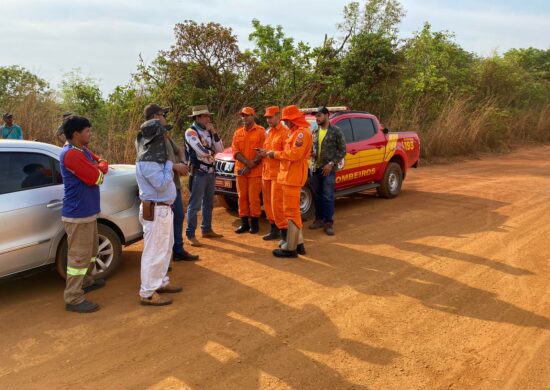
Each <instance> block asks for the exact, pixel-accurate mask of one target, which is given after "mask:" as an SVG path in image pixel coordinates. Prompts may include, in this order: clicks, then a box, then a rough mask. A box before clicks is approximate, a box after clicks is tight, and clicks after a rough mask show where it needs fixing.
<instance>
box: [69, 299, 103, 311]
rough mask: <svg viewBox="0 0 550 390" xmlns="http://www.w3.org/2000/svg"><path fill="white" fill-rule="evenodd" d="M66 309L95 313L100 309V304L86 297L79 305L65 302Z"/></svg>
mask: <svg viewBox="0 0 550 390" xmlns="http://www.w3.org/2000/svg"><path fill="white" fill-rule="evenodd" d="M65 310H67V311H74V312H75V313H93V312H94V311H98V310H99V305H98V304H97V303H93V302H90V301H88V300H86V299H85V300H83V301H82V302H80V303H79V304H77V305H71V304H69V303H67V304H65Z"/></svg>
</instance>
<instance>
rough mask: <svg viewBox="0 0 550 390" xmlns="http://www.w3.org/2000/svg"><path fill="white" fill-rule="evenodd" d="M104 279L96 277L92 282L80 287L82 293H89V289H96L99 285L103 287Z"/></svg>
mask: <svg viewBox="0 0 550 390" xmlns="http://www.w3.org/2000/svg"><path fill="white" fill-rule="evenodd" d="M105 284H106V283H105V279H96V280H94V282H93V283H92V284H90V285H89V286H86V287H82V290H84V293H89V292H90V291H94V290H98V289H100V288H101V287H105Z"/></svg>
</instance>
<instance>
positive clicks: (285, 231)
mask: <svg viewBox="0 0 550 390" xmlns="http://www.w3.org/2000/svg"><path fill="white" fill-rule="evenodd" d="M287 232H288V230H287V229H281V241H279V248H282V246H283V245H284V244H285V243H286V236H287Z"/></svg>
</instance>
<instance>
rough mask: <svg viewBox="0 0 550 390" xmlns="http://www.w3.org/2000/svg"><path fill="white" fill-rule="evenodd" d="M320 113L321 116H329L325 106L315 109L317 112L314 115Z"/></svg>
mask: <svg viewBox="0 0 550 390" xmlns="http://www.w3.org/2000/svg"><path fill="white" fill-rule="evenodd" d="M318 112H320V113H321V114H325V115H327V114H330V111H329V110H328V108H326V107H325V106H321V107H317V110H315V113H318Z"/></svg>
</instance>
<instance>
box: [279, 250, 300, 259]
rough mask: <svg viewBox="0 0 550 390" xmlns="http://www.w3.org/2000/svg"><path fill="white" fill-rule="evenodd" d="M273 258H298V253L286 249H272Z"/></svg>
mask: <svg viewBox="0 0 550 390" xmlns="http://www.w3.org/2000/svg"><path fill="white" fill-rule="evenodd" d="M273 256H275V257H286V258H290V257H298V252H296V251H295V250H294V251H289V250H286V249H273Z"/></svg>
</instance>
